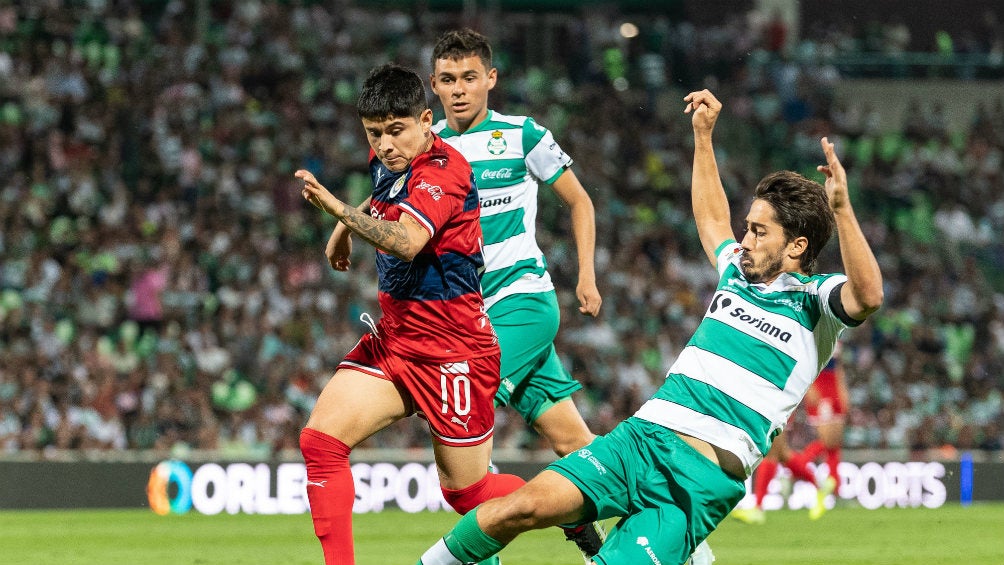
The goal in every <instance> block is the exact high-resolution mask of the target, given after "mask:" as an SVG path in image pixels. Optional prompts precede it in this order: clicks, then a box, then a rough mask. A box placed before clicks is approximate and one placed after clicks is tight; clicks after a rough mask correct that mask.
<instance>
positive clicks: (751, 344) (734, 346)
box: [690, 318, 796, 390]
mask: <svg viewBox="0 0 1004 565" xmlns="http://www.w3.org/2000/svg"><path fill="white" fill-rule="evenodd" d="M690 345H693V346H694V347H697V348H699V349H703V350H704V351H707V352H709V353H714V354H715V355H718V356H719V357H722V358H724V359H732V360H734V361H735V362H736V363H738V364H739V365H741V366H742V367H743V368H745V369H746V370H748V371H750V372H751V373H754V374H756V375H758V376H760V377H761V378H763V379H764V380H766V381H767V382H770V383H772V384H773V385H774V386H776V387H777V388H778V389H779V390H781V389H784V386H785V384H787V382H788V378H789V377H790V376H791V372H792V370H794V368H795V364H796V360H795V359H794V358H792V357H791V356H790V355H788V354H786V353H785V352H783V351H781V350H780V349H777V348H776V347H774V346H772V345H770V344H768V343H766V342H764V341H761V340H759V339H757V338H755V337H752V336H750V335H747V334H745V333H743V332H741V331H739V330H736V329H733V328H731V327H729V326H728V325H727V324H724V323H722V322H719V321H718V320H715V319H713V318H705V319H704V321H703V322H701V325H700V326H698V327H697V332H695V333H694V337H692V338H691V339H690Z"/></svg>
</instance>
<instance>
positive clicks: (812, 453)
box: [792, 342, 849, 520]
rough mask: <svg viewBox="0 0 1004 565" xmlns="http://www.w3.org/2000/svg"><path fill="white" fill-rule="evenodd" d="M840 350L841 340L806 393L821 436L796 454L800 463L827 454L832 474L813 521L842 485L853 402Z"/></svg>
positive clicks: (807, 407) (811, 512)
mask: <svg viewBox="0 0 1004 565" xmlns="http://www.w3.org/2000/svg"><path fill="white" fill-rule="evenodd" d="M840 352H841V347H840V342H837V348H836V350H835V351H834V352H833V357H832V358H830V362H829V363H827V365H826V367H824V368H823V370H822V371H820V373H819V377H817V378H816V381H815V382H814V383H812V388H810V389H809V392H808V394H806V395H805V412H806V415H807V416H808V420H809V424H810V425H811V426H813V427H814V428H816V437H817V439H815V440H813V441H812V442H810V443H809V445H807V446H805V449H803V450H802V451H801V452H800V453H796V454H794V455H793V456H792V460H793V461H795V463H796V464H801V463H807V462H809V461H816V459H818V458H819V456H820V455H823V456H825V460H826V467H827V468H828V469H829V477H827V478H826V479H825V480H824V482H823V484H822V485H821V486H820V488H819V489H818V491H817V496H816V504H815V506H813V507H812V508H811V509H810V510H809V518H811V519H813V520H817V519H819V517H820V516H822V515H823V513H824V512H825V511H826V505H825V502H826V497H827V496H828V495H829V494H830V493H832V492H835V491H836V489H837V488H838V487H839V486H840V473H839V469H838V467H839V466H840V456H841V453H842V448H843V443H844V419H845V417H846V415H847V406H848V403H849V399H848V397H849V393H848V392H847V382H846V381H845V380H844V368H843V366H842V365H841V364H840V358H839V357H840Z"/></svg>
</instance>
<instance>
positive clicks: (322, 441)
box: [296, 65, 523, 565]
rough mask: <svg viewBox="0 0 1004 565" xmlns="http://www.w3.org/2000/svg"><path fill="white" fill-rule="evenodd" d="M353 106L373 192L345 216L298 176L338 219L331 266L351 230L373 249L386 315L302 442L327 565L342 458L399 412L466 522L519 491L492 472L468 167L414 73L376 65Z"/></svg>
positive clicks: (347, 538) (489, 384)
mask: <svg viewBox="0 0 1004 565" xmlns="http://www.w3.org/2000/svg"><path fill="white" fill-rule="evenodd" d="M357 110H358V113H359V116H360V118H361V119H362V125H363V129H364V130H365V132H366V138H367V140H368V141H369V144H370V148H371V151H370V160H369V170H370V175H371V177H372V180H373V192H372V194H371V196H370V198H369V199H367V200H366V202H364V203H363V204H362V205H361V206H360V207H359V208H353V207H351V206H348V205H346V204H345V203H344V202H342V201H341V200H340V199H338V198H336V197H335V196H334V195H332V193H331V192H329V191H328V190H327V189H326V188H325V187H324V186H323V185H321V184H320V183H319V182H318V181H317V179H316V178H315V177H314V175H313V174H311V173H310V172H309V171H305V170H299V171H297V172H296V178H298V179H301V180H302V181H303V183H304V184H303V191H302V194H303V197H304V198H305V199H306V200H307V201H309V202H310V203H311V204H313V205H314V206H316V207H318V208H320V209H321V210H323V211H325V212H327V213H328V214H331V215H332V216H334V217H335V218H338V220H339V226H338V228H337V229H336V230H335V231H334V232H333V233H332V236H331V239H330V240H329V242H328V250H327V251H329V253H328V254H327V255H328V257H329V261H330V262H331V264H332V266H333V267H334V268H335V269H337V270H341V271H344V270H347V269H348V268H349V266H350V263H349V260H348V251H350V250H351V240H350V239H349V233H350V232H351V233H353V234H355V235H356V236H358V237H359V238H361V239H363V240H364V241H366V242H368V243H369V244H371V245H373V246H374V247H376V265H377V277H378V297H379V302H380V309H381V311H382V317H381V318H380V320H379V321H377V322H376V323H373V322H372V320H370V321H369V322H368V323H370V325H371V328H372V329H371V332H370V333H367V334H365V335H363V337H362V338H361V339H360V340H359V342H358V343H357V344H356V346H355V347H354V348H353V349H352V350H351V351H350V352H349V353H348V354H347V355H346V356H345V358H344V359H343V360H342V362H341V363H340V364H339V365H338V367H337V369H336V371H335V374H334V375H333V376H332V377H331V380H330V381H328V383H327V385H326V386H325V387H324V390H323V391H322V392H321V394H320V396H319V398H318V399H317V404H316V405H315V407H314V410H313V412H312V413H311V415H310V418H309V419H308V421H307V425H306V427H305V428H304V430H303V431H302V432H301V434H300V450H301V452H302V453H303V457H304V460H305V462H306V466H307V496H308V499H309V501H310V511H311V515H312V518H313V521H314V532H315V534H316V535H317V537H318V539H319V540H320V542H321V547H322V549H323V551H324V559H325V563H326V564H327V565H351V564H353V563H354V554H353V542H352V504H353V500H354V498H355V491H354V485H353V480H352V473H351V469H350V466H349V452H350V451H351V449H352V448H353V447H354V446H355V445H357V444H358V443H359V442H361V441H363V440H364V439H366V438H367V437H369V436H371V435H373V434H374V433H376V432H377V431H379V430H381V429H383V428H385V427H387V426H388V425H390V424H391V423H393V422H395V421H397V420H399V419H401V418H404V417H406V416H409V415H412V414H418V415H419V416H421V417H423V418H425V419H426V420H428V423H429V429H430V431H431V433H432V436H433V453H434V455H435V458H436V464H437V466H438V468H439V480H440V484H441V486H442V489H443V496H444V498H445V499H446V501H447V502H449V503H450V505H451V506H453V508H455V509H456V510H457V511H458V512H460V513H461V514H463V513H466V512H467V511H469V510H471V509H472V508H474V507H475V506H477V505H478V504H480V503H481V502H484V501H485V500H487V499H489V498H493V497H497V496H501V495H504V494H507V493H509V492H511V491H513V490H515V489H516V488H518V487H519V485H521V484H523V480H522V479H520V478H519V477H516V476H513V475H502V474H491V473H488V468H489V461H490V457H491V446H492V442H491V439H492V431H493V429H494V422H495V413H494V401H493V399H494V396H495V392H496V390H497V388H498V385H499V347H498V341H497V338H496V336H495V332H494V330H493V329H492V325H491V322H490V321H489V319H488V316H487V315H486V314H485V311H484V303H483V300H482V295H481V287H480V274H481V272H482V270H483V269H484V260H483V258H482V253H481V248H482V244H481V227H480V223H479V219H480V210H479V205H478V193H477V188H476V186H475V184H474V181H473V176H472V174H471V166H470V165H469V164H468V162H467V161H466V160H465V159H464V158H463V157H462V156H461V155H460V154H459V153H457V152H456V151H455V150H454V149H452V148H451V147H449V146H448V145H447V144H445V143H444V142H443V141H442V140H441V139H440V138H439V137H438V136H436V135H435V134H433V133H432V131H431V128H432V111H431V110H430V109H429V108H428V104H427V103H426V97H425V88H424V85H423V83H422V79H421V78H420V77H419V76H418V75H417V74H415V73H414V72H412V71H410V70H408V69H405V68H403V67H399V66H396V65H384V66H382V67H378V68H376V69H374V70H373V72H371V73H370V75H369V77H368V78H367V79H366V82H365V84H364V86H363V90H362V93H361V94H360V97H359V101H358V103H357ZM364 321H366V320H364Z"/></svg>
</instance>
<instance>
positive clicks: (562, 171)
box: [544, 167, 568, 184]
mask: <svg viewBox="0 0 1004 565" xmlns="http://www.w3.org/2000/svg"><path fill="white" fill-rule="evenodd" d="M566 170H568V167H561V168H560V169H558V170H557V171H556V172H555V173H554V174H553V175H551V178H549V179H545V180H544V182H545V183H547V184H554V181H556V180H558V177H560V176H561V175H563V174H565V171H566Z"/></svg>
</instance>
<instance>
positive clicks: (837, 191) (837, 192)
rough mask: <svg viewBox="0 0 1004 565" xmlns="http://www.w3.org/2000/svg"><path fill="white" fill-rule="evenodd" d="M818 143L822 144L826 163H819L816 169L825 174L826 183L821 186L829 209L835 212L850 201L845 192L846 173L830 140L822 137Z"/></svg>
mask: <svg viewBox="0 0 1004 565" xmlns="http://www.w3.org/2000/svg"><path fill="white" fill-rule="evenodd" d="M819 143H820V145H822V146H823V154H824V155H826V164H825V165H819V166H818V167H816V170H818V171H819V172H821V173H823V174H824V175H826V183H825V184H824V185H823V186H824V187H825V188H826V196H827V198H829V200H830V209H831V210H833V211H834V212H836V211H837V210H839V209H841V208H843V207H844V206H847V204H848V203H849V202H850V196H848V193H847V173H846V172H845V171H844V166H843V165H841V164H840V159H838V158H837V152H836V151H835V150H834V149H833V144H832V143H830V140H829V139H828V138H825V137H824V138H822V139H821V140H819Z"/></svg>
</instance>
